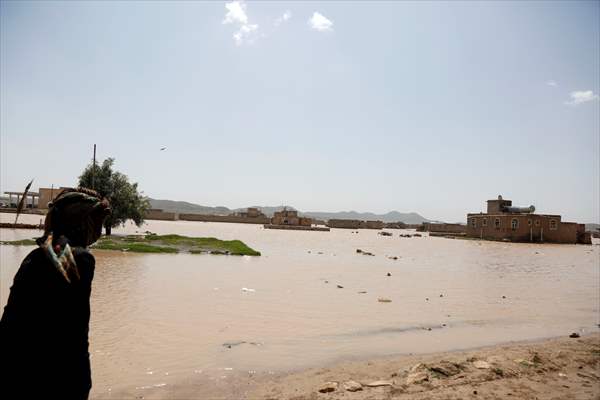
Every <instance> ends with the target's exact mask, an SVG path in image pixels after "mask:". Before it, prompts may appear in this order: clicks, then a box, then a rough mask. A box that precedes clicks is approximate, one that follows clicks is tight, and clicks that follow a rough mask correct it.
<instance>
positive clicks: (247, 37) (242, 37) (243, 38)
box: [233, 24, 258, 46]
mask: <svg viewBox="0 0 600 400" xmlns="http://www.w3.org/2000/svg"><path fill="white" fill-rule="evenodd" d="M257 30H258V25H256V24H247V25H242V26H241V27H240V30H239V31H237V32H235V33H234V34H233V40H235V44H236V45H237V46H241V45H243V44H244V43H254V41H255V40H256V39H257V37H258V32H257Z"/></svg>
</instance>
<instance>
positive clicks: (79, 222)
mask: <svg viewBox="0 0 600 400" xmlns="http://www.w3.org/2000/svg"><path fill="white" fill-rule="evenodd" d="M110 212H111V211H110V205H109V203H108V201H107V200H106V199H101V198H100V196H99V195H98V193H96V192H95V191H93V190H90V189H85V188H78V189H64V190H63V191H62V192H61V193H60V194H59V195H58V196H57V197H56V198H55V199H54V200H53V201H52V202H50V203H48V214H47V215H46V222H45V224H44V237H47V236H48V235H49V234H50V233H52V235H53V237H54V238H56V239H58V238H60V237H61V236H64V237H66V238H67V239H68V240H69V243H70V244H71V246H78V247H87V246H89V245H91V244H92V243H94V242H95V241H96V240H98V238H99V237H100V235H101V234H102V226H103V225H104V220H105V219H106V217H108V215H109V214H110Z"/></svg>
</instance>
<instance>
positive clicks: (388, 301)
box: [377, 297, 392, 303]
mask: <svg viewBox="0 0 600 400" xmlns="http://www.w3.org/2000/svg"><path fill="white" fill-rule="evenodd" d="M377 301H378V302H380V303H391V302H392V300H390V299H388V298H386V297H380V298H378V299H377Z"/></svg>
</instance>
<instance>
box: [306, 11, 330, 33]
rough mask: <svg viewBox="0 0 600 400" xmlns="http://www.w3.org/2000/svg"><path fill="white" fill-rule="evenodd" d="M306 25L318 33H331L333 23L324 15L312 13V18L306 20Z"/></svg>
mask: <svg viewBox="0 0 600 400" xmlns="http://www.w3.org/2000/svg"><path fill="white" fill-rule="evenodd" d="M308 25H309V26H310V28H311V29H314V30H316V31H319V32H327V31H333V21H331V20H329V19H327V18H326V17H325V16H324V15H322V14H320V13H318V12H316V11H315V12H314V13H313V16H312V17H310V19H309V20H308Z"/></svg>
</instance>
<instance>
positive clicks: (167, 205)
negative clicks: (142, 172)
mask: <svg viewBox="0 0 600 400" xmlns="http://www.w3.org/2000/svg"><path fill="white" fill-rule="evenodd" d="M149 200H150V206H151V207H152V208H159V209H161V210H163V211H167V212H176V213H189V214H215V215H228V214H231V213H233V212H238V211H246V208H236V209H233V210H232V209H229V208H227V207H207V206H201V205H199V204H194V203H188V202H187V201H174V200H158V199H152V198H151V199H149ZM251 207H256V208H258V209H260V210H261V211H262V212H263V213H264V214H265V215H267V216H269V217H271V216H273V213H274V212H275V211H281V210H282V209H283V208H284V207H285V208H287V209H288V210H297V209H296V208H294V207H292V206H274V207H273V206H251ZM298 213H299V214H300V215H303V216H307V217H311V218H316V219H322V220H327V219H335V218H337V219H359V220H378V221H383V222H404V223H405V224H420V223H422V222H429V220H428V219H427V218H425V217H423V216H421V215H419V214H417V213H414V212H411V213H401V212H398V211H390V212H388V213H385V214H374V213H370V212H364V213H361V212H356V211H340V212H319V211H299V210H298Z"/></svg>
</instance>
